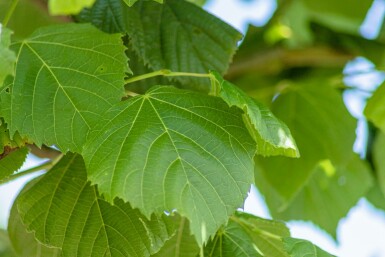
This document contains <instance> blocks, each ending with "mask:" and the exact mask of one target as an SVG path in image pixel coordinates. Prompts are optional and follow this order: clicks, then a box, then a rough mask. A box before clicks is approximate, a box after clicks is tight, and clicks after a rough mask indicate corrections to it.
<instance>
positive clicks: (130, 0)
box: [123, 0, 163, 6]
mask: <svg viewBox="0 0 385 257" xmlns="http://www.w3.org/2000/svg"><path fill="white" fill-rule="evenodd" d="M123 1H124V2H125V3H126V4H127V5H128V6H133V5H134V4H135V3H136V2H138V0H123ZM153 1H155V2H158V3H161V4H162V3H163V0H153Z"/></svg>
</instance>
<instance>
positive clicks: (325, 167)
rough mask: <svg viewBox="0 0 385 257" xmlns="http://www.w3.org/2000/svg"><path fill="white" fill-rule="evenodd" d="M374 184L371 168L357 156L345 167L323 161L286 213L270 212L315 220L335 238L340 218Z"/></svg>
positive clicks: (280, 215) (278, 216) (287, 216)
mask: <svg viewBox="0 0 385 257" xmlns="http://www.w3.org/2000/svg"><path fill="white" fill-rule="evenodd" d="M372 183H373V180H372V176H371V170H370V168H369V166H368V165H367V164H366V163H365V162H364V161H362V160H360V159H359V157H358V156H354V158H353V159H352V160H351V162H349V163H348V164H347V165H346V166H342V167H338V166H337V167H335V166H333V165H332V164H331V162H330V161H329V160H324V161H321V162H320V163H319V165H318V166H317V168H316V169H315V171H314V173H313V175H312V176H311V177H310V179H309V181H308V182H307V184H306V185H305V187H304V188H303V189H302V191H301V192H299V193H298V195H297V196H296V197H295V198H294V199H293V201H292V202H291V203H290V205H289V206H288V207H287V208H286V209H285V210H283V211H282V212H280V211H279V210H278V211H277V209H276V208H274V207H273V208H270V210H271V212H272V215H273V217H274V218H276V219H281V220H309V221H312V222H313V223H315V224H317V225H319V226H320V227H321V228H322V229H324V230H325V231H326V232H328V233H329V234H330V235H332V236H333V237H334V238H336V230H337V226H338V223H339V221H340V219H341V218H343V217H344V216H346V215H347V214H348V212H349V210H350V209H351V208H352V207H353V206H354V205H355V204H356V203H357V202H358V200H359V199H360V198H361V197H363V196H364V195H365V194H366V193H367V192H368V190H369V189H370V187H371V186H372Z"/></svg>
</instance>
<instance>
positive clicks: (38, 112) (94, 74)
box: [1, 24, 128, 152]
mask: <svg viewBox="0 0 385 257" xmlns="http://www.w3.org/2000/svg"><path fill="white" fill-rule="evenodd" d="M124 50H125V48H124V46H123V44H122V41H121V35H120V34H114V35H107V34H105V33H102V32H100V31H98V30H97V29H95V28H93V27H92V26H91V25H78V24H66V25H60V26H51V27H46V28H42V29H39V30H38V31H36V32H35V33H34V34H33V35H32V36H31V37H30V38H29V39H27V40H24V41H22V43H21V44H20V47H19V54H18V56H19V57H18V61H17V64H16V73H17V76H16V77H15V80H14V84H13V86H11V87H10V89H9V91H10V93H3V97H2V99H1V100H2V103H1V104H2V113H3V114H4V119H5V121H6V122H7V123H8V127H9V130H10V133H11V134H13V133H15V131H19V132H20V134H21V135H23V136H27V137H29V138H31V139H32V140H33V141H34V142H35V143H36V144H37V145H41V144H42V143H44V144H47V145H53V144H55V145H57V146H58V147H59V148H60V149H61V150H62V151H67V150H71V151H77V152H79V151H80V150H81V149H82V146H83V144H84V142H85V140H86V137H87V134H88V131H89V129H90V128H91V127H93V126H94V125H95V124H96V123H98V122H99V121H100V119H101V114H102V113H103V112H105V111H106V110H107V109H109V108H110V107H111V106H112V105H113V104H114V103H116V102H119V101H120V99H121V97H122V96H123V95H124V90H123V85H124V77H125V73H126V72H128V67H127V58H126V56H125V54H124ZM58 56H59V57H58Z"/></svg>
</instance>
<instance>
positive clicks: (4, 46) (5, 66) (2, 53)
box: [0, 23, 16, 88]
mask: <svg viewBox="0 0 385 257" xmlns="http://www.w3.org/2000/svg"><path fill="white" fill-rule="evenodd" d="M11 34H12V31H11V30H9V29H8V28H6V27H3V26H2V24H1V23H0V88H1V87H2V86H3V83H4V80H5V78H6V77H7V76H10V75H12V76H13V75H14V65H15V62H16V55H15V53H14V52H13V51H11V50H10V49H9V45H10V44H11Z"/></svg>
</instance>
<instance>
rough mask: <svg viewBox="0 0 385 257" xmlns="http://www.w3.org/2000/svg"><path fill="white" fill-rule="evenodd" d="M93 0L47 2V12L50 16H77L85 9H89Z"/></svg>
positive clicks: (52, 0)
mask: <svg viewBox="0 0 385 257" xmlns="http://www.w3.org/2000/svg"><path fill="white" fill-rule="evenodd" d="M94 2H95V0H71V1H68V0H49V3H48V7H49V12H50V13H51V14H52V15H67V14H77V13H79V12H80V11H81V10H82V9H83V8H85V7H91V6H92V5H93V4H94Z"/></svg>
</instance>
